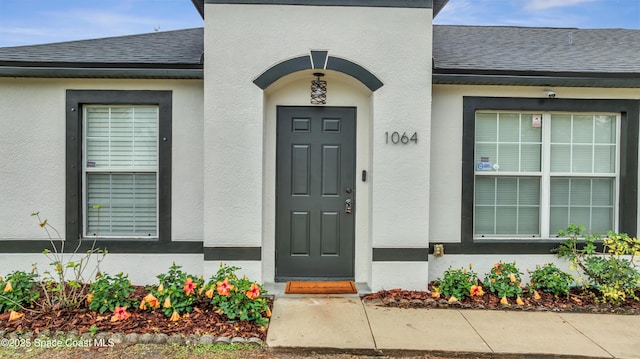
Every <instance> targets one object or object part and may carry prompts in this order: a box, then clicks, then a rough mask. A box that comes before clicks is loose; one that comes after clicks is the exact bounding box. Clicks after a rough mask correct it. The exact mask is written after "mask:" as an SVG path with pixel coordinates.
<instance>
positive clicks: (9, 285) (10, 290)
mask: <svg viewBox="0 0 640 359" xmlns="http://www.w3.org/2000/svg"><path fill="white" fill-rule="evenodd" d="M4 292H5V293H9V292H13V287H12V286H11V281H7V284H6V285H5V286H4Z"/></svg>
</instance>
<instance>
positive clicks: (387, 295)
mask: <svg viewBox="0 0 640 359" xmlns="http://www.w3.org/2000/svg"><path fill="white" fill-rule="evenodd" d="M539 294H540V299H537V300H536V299H534V298H533V294H532V293H529V292H527V291H526V290H525V292H524V294H523V296H522V298H521V299H522V301H523V302H524V305H518V304H516V302H515V299H514V298H509V299H508V301H509V305H503V304H500V298H498V296H497V295H495V294H493V293H491V292H489V291H486V292H485V294H484V295H483V296H474V297H472V298H470V297H465V298H464V299H463V300H460V301H457V302H453V303H449V302H448V300H447V299H448V298H444V297H442V298H440V299H434V298H433V297H432V296H431V292H429V291H415V290H402V289H391V290H382V291H379V292H375V293H371V294H368V295H365V296H363V297H362V300H364V301H369V302H373V303H378V304H380V305H383V306H388V307H401V308H457V309H489V310H491V309H494V310H495V309H499V310H520V311H551V312H579V313H611V314H631V315H640V301H638V300H633V299H627V300H626V301H625V302H624V303H622V304H620V305H611V304H607V303H600V302H598V300H597V296H596V293H595V292H593V291H589V290H585V289H582V288H572V289H571V291H570V293H569V295H568V296H558V297H556V296H554V295H553V294H551V293H544V292H539ZM636 296H638V297H640V291H637V292H636Z"/></svg>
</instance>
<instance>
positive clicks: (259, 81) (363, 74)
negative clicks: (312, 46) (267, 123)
mask: <svg viewBox="0 0 640 359" xmlns="http://www.w3.org/2000/svg"><path fill="white" fill-rule="evenodd" d="M310 69H318V70H333V71H338V72H342V73H344V74H347V75H349V76H351V77H353V78H355V79H356V80H358V81H360V82H362V84H364V85H365V86H366V87H367V88H369V90H371V91H376V90H377V89H379V88H380V87H382V85H384V84H383V83H382V81H380V79H378V77H376V75H374V74H373V73H371V71H369V70H367V69H366V68H364V67H362V66H360V65H358V64H357V63H355V62H352V61H350V60H347V59H343V58H340V57H335V56H330V55H329V52H328V51H315V50H312V51H311V52H310V53H309V54H308V55H304V56H299V57H294V58H292V59H289V60H284V61H282V62H279V63H277V64H275V65H273V66H271V67H270V68H269V69H267V70H266V71H265V72H263V73H262V74H260V76H258V77H257V78H256V79H255V80H253V83H254V84H256V86H258V87H260V88H261V89H263V90H264V89H266V88H267V87H269V86H270V85H271V84H272V83H274V82H276V81H277V80H278V79H280V78H282V77H284V76H286V75H289V74H292V73H294V72H298V71H303V70H310Z"/></svg>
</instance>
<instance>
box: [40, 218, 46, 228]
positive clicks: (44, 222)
mask: <svg viewBox="0 0 640 359" xmlns="http://www.w3.org/2000/svg"><path fill="white" fill-rule="evenodd" d="M46 225H47V220H46V219H45V220H44V221H42V222H40V227H44V226H46Z"/></svg>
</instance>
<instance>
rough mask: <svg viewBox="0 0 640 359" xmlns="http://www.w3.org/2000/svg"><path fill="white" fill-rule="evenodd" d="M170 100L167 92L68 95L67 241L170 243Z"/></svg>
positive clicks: (74, 92) (112, 246) (130, 247)
mask: <svg viewBox="0 0 640 359" xmlns="http://www.w3.org/2000/svg"><path fill="white" fill-rule="evenodd" d="M171 101H172V93H171V91H109V90H105V91H101V90H67V109H66V110H67V151H66V158H67V195H66V201H67V206H66V207H67V210H66V212H67V220H66V231H65V233H66V234H65V239H66V240H70V241H76V240H78V239H79V238H82V237H93V236H97V237H98V238H99V239H101V240H105V241H107V242H105V243H112V242H109V241H119V242H122V241H123V240H128V239H130V240H138V241H139V240H141V239H143V238H144V239H150V240H158V241H160V242H170V241H171V123H172V121H171V116H172V106H171ZM97 205H100V206H101V207H100V208H99V209H98V208H94V207H96V206H97ZM113 243H115V242H113ZM110 248H117V245H115V246H114V245H113V244H112V245H111V246H110ZM123 248H127V250H145V248H146V250H154V249H151V248H150V247H149V246H148V245H147V246H145V247H144V248H143V247H139V246H134V247H132V246H127V247H123ZM154 248H155V247H154ZM157 250H160V249H159V247H158V249H157Z"/></svg>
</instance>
